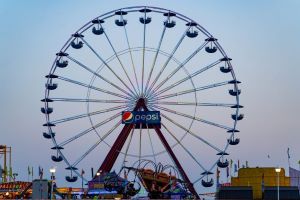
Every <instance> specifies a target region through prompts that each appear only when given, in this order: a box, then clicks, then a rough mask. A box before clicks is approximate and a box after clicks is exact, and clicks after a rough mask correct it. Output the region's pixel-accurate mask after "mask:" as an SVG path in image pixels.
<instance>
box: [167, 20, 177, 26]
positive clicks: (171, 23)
mask: <svg viewBox="0 0 300 200" xmlns="http://www.w3.org/2000/svg"><path fill="white" fill-rule="evenodd" d="M164 25H165V26H166V27H167V28H173V27H174V26H175V25H176V22H175V21H174V20H172V21H170V20H167V21H164Z"/></svg>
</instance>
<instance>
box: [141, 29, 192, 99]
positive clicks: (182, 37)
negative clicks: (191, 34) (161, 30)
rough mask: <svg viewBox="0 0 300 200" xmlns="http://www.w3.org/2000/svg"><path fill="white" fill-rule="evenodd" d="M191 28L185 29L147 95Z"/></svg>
mask: <svg viewBox="0 0 300 200" xmlns="http://www.w3.org/2000/svg"><path fill="white" fill-rule="evenodd" d="M189 29H190V26H189V27H188V28H187V29H186V30H185V31H184V33H183V34H182V36H181V38H180V39H179V41H178V42H177V44H176V46H175V48H174V49H173V51H172V53H171V54H170V55H169V57H168V59H167V60H166V62H165V63H164V65H163V67H162V68H161V70H160V71H159V73H158V74H157V75H156V77H155V79H154V81H153V82H152V83H151V85H150V87H149V89H148V91H147V92H146V93H147V96H148V95H149V92H150V91H151V90H152V88H153V87H154V85H155V84H156V82H157V80H158V79H159V77H160V76H161V74H162V73H163V71H164V70H165V68H166V67H167V65H168V63H169V62H170V60H171V59H172V57H173V55H174V54H175V52H176V51H177V49H178V48H179V46H180V44H181V43H182V41H183V39H184V38H185V36H186V33H187V31H188V30H189Z"/></svg>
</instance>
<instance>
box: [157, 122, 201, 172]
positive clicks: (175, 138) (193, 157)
mask: <svg viewBox="0 0 300 200" xmlns="http://www.w3.org/2000/svg"><path fill="white" fill-rule="evenodd" d="M161 125H162V126H163V127H164V128H165V129H166V131H167V132H168V133H169V135H171V136H172V138H173V139H174V140H176V142H177V143H178V144H179V145H180V146H181V147H182V148H183V149H184V150H185V152H186V153H187V154H188V155H189V156H190V157H191V158H192V159H193V160H194V161H195V162H196V163H197V164H198V165H199V167H200V168H201V169H202V170H203V171H207V170H206V169H205V167H204V166H203V165H202V164H201V163H200V162H199V161H198V160H197V159H196V158H195V156H194V155H193V154H192V153H191V152H190V151H189V150H188V149H187V148H186V147H185V146H184V145H183V144H182V143H181V142H180V141H179V140H178V139H177V137H176V136H175V135H174V134H173V133H172V132H171V131H170V130H169V129H168V128H167V127H166V126H165V125H164V124H163V123H161Z"/></svg>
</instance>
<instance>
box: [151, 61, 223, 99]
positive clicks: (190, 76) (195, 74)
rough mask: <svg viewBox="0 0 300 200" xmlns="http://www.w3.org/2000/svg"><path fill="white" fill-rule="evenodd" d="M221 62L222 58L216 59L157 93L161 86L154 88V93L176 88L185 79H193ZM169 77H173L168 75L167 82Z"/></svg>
mask: <svg viewBox="0 0 300 200" xmlns="http://www.w3.org/2000/svg"><path fill="white" fill-rule="evenodd" d="M219 63H221V61H220V60H217V61H215V62H213V63H211V64H209V65H207V66H206V67H204V68H201V69H200V70H198V71H196V72H194V73H193V74H191V75H189V76H186V77H185V78H183V79H181V80H179V81H177V82H175V83H173V84H172V85H170V86H168V87H166V88H164V89H162V90H159V91H158V92H156V93H155V91H157V90H158V89H159V88H157V89H156V90H153V93H155V95H160V94H162V93H164V92H166V91H168V90H170V89H172V88H174V87H176V86H178V85H180V84H181V83H184V82H185V81H187V80H189V79H191V78H192V77H194V76H197V75H199V74H201V73H202V72H204V71H206V70H208V69H210V68H212V67H214V66H216V65H217V64H219ZM169 78H171V77H169V76H168V77H167V78H166V79H165V82H166V81H167V80H169Z"/></svg>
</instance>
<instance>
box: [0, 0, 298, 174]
mask: <svg viewBox="0 0 300 200" xmlns="http://www.w3.org/2000/svg"><path fill="white" fill-rule="evenodd" d="M133 5H152V6H157V7H163V8H167V9H171V10H174V11H177V12H179V13H181V14H184V15H186V16H188V17H190V18H192V19H194V20H195V21H197V22H198V23H199V24H201V25H202V26H203V27H205V28H206V29H207V30H208V31H209V32H210V33H212V34H213V35H214V36H215V37H216V38H218V39H219V41H220V44H221V45H222V47H223V48H224V49H225V51H226V52H227V54H228V55H229V56H230V57H232V58H233V61H232V64H233V66H234V69H235V73H236V75H237V77H238V79H239V80H241V81H242V84H241V89H242V95H241V104H242V105H244V106H245V108H244V109H243V111H242V112H243V113H245V119H244V120H243V121H242V122H241V123H240V124H239V129H240V130H241V132H240V133H239V135H240V136H239V137H240V138H241V144H240V145H239V146H238V147H237V148H235V149H233V150H232V151H231V158H232V159H234V160H238V159H240V161H241V162H245V161H246V160H248V161H249V164H250V166H277V165H280V166H283V167H287V155H286V150H287V147H290V153H291V164H292V166H294V167H297V164H296V163H297V161H298V160H300V156H299V152H300V147H299V141H300V135H299V129H300V125H299V113H300V106H299V102H300V94H299V91H300V79H299V75H300V68H299V63H300V56H299V53H300V40H299V35H300V12H299V9H300V1H298V0H281V1H280V0H264V1H261V0H253V1H239V0H226V1H199V0H186V1H170V0H165V1H159V0H153V1H141V0H140V1H138V0H130V1H129V0H122V1H121V0H111V1H104V0H89V1H79V0H76V1H74V0H63V1H61V0H52V1H45V0H44V1H40V0H27V1H21V0H19V1H17V0H0V25H1V28H0V44H1V48H0V77H1V78H0V80H1V84H0V92H1V93H0V94H1V98H0V99H1V100H0V110H1V112H0V128H1V136H0V143H1V144H6V145H9V146H12V148H13V167H14V169H15V170H16V171H18V172H19V174H20V178H21V179H27V171H26V170H27V166H28V165H33V166H35V167H36V168H37V166H38V165H42V166H43V167H44V169H45V171H48V170H46V169H48V168H50V166H52V165H53V163H52V162H51V161H50V155H51V151H50V150H49V148H50V147H51V145H50V143H49V142H48V141H45V140H44V139H43V138H42V135H41V133H42V131H43V130H44V129H43V127H42V126H41V125H42V124H43V123H44V117H43V116H42V115H41V113H40V111H39V109H40V106H42V104H41V103H40V101H39V100H40V99H42V98H43V94H44V82H45V79H44V75H45V74H47V73H48V71H49V69H50V67H51V65H52V62H53V60H54V58H55V56H54V55H55V53H56V52H57V51H58V50H59V49H60V48H61V46H62V45H63V44H64V43H65V42H66V40H67V39H68V38H69V36H70V34H71V33H73V32H74V31H75V30H77V29H78V28H79V27H81V26H82V25H84V24H85V23H86V22H88V21H89V20H90V19H92V18H94V17H96V16H98V15H100V14H103V13H105V12H108V11H110V10H114V9H117V8H121V7H127V6H133ZM268 154H269V155H270V156H271V158H270V159H268V158H267V155H268ZM36 173H37V170H36ZM46 175H48V174H47V173H46Z"/></svg>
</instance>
